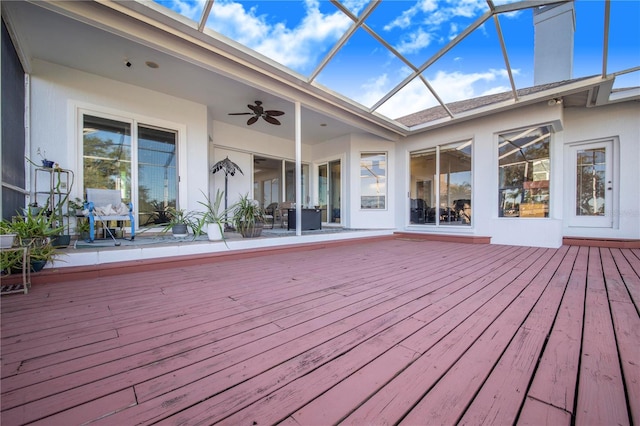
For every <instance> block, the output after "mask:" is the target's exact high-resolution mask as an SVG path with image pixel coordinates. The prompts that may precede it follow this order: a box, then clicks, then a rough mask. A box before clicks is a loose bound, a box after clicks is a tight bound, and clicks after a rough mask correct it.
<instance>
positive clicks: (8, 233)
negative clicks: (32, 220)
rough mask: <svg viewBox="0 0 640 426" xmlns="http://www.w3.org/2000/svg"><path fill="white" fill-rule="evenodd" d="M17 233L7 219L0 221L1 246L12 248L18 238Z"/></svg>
mask: <svg viewBox="0 0 640 426" xmlns="http://www.w3.org/2000/svg"><path fill="white" fill-rule="evenodd" d="M16 235H17V234H16V233H15V232H13V230H12V229H11V224H10V223H9V222H7V221H6V220H3V221H1V222H0V248H11V247H13V244H14V243H15V240H16Z"/></svg>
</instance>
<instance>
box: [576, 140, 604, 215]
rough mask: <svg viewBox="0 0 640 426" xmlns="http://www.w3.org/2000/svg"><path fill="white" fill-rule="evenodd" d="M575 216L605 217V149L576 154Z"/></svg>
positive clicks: (585, 150)
mask: <svg viewBox="0 0 640 426" xmlns="http://www.w3.org/2000/svg"><path fill="white" fill-rule="evenodd" d="M577 162H578V163H577V174H576V182H577V185H576V190H577V192H576V216H604V215H605V203H604V199H605V180H606V175H605V173H606V169H607V162H606V148H604V147H602V148H594V149H580V150H578V152H577Z"/></svg>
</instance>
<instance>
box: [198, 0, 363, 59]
mask: <svg viewBox="0 0 640 426" xmlns="http://www.w3.org/2000/svg"><path fill="white" fill-rule="evenodd" d="M359 5H361V0H358V1H354V2H352V4H351V7H352V8H357V7H359ZM352 10H353V9H352ZM351 24H352V21H351V20H350V19H349V18H347V17H346V16H345V15H344V14H343V13H342V12H340V11H338V10H336V11H335V12H334V13H331V14H326V15H325V14H323V13H322V12H320V8H319V3H318V2H317V1H315V0H307V1H305V16H304V17H303V19H302V21H301V22H300V23H299V24H298V25H297V26H296V27H294V28H289V27H287V25H286V23H284V22H277V23H269V22H267V19H266V17H265V16H262V15H259V9H258V8H257V7H253V8H250V9H245V8H244V6H243V5H242V4H240V3H235V2H232V1H222V0H221V1H216V2H215V3H214V6H213V8H212V9H211V14H210V15H209V19H208V21H207V25H208V26H209V27H210V28H212V29H214V30H216V31H218V32H220V33H222V34H224V35H226V36H227V37H230V38H232V39H234V40H236V41H238V42H239V43H242V44H244V45H245V46H247V47H249V48H251V49H254V50H256V51H258V52H260V53H262V54H263V55H265V56H267V57H269V58H271V59H273V60H275V61H277V62H279V63H281V64H283V65H285V66H288V67H291V68H295V69H305V68H308V67H310V66H312V65H314V64H315V62H316V61H317V58H318V56H319V55H321V54H322V53H324V52H325V51H326V50H327V49H328V48H329V46H331V45H332V44H333V43H334V42H335V41H337V40H338V39H339V38H340V36H342V34H343V33H344V32H345V31H346V30H347V29H348V28H349V26H350V25H351Z"/></svg>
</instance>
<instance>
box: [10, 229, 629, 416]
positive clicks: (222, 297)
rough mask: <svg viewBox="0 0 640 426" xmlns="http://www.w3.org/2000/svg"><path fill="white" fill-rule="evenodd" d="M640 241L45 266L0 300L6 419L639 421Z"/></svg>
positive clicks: (389, 245)
mask: <svg viewBox="0 0 640 426" xmlns="http://www.w3.org/2000/svg"><path fill="white" fill-rule="evenodd" d="M639 256H640V250H638V249H624V248H598V247H569V246H564V247H561V248H560V249H544V248H530V247H512V246H501V245H483V244H473V245H469V244H462V243H454V242H438V241H428V240H407V239H402V238H397V239H387V240H377V241H366V242H362V243H361V244H357V245H354V244H350V245H335V246H332V245H330V244H327V245H325V246H322V247H314V248H313V249H312V250H299V251H287V252H286V253H277V252H275V253H265V252H261V253H259V254H257V255H256V256H253V257H251V256H247V257H239V258H234V259H222V258H221V259H217V260H215V261H211V262H209V263H206V264H196V265H190V266H188V267H183V266H177V267H175V268H167V269H163V270H150V271H142V272H132V273H129V274H127V275H123V276H112V277H100V278H97V279H95V280H86V279H81V280H75V281H61V282H56V283H52V284H36V285H34V286H33V288H32V290H31V292H30V293H29V294H27V295H11V296H5V297H3V298H2V300H1V308H2V310H1V314H0V315H1V317H0V320H1V327H2V329H1V331H2V334H1V340H0V345H1V346H0V349H1V363H2V364H1V377H2V379H1V380H2V383H1V395H0V397H1V398H0V399H1V412H0V422H1V423H2V425H9V426H10V425H19V424H26V423H35V424H43V425H56V424H65V425H72V424H83V423H87V422H91V423H92V424H96V425H123V424H138V423H140V424H213V423H221V424H229V425H236V424H257V425H264V424H275V423H281V424H287V425H308V424H323V425H324V424H337V423H344V424H385V423H394V424H395V423H398V422H402V423H404V424H415V423H420V424H425V423H438V424H440V423H444V424H450V423H455V422H461V423H464V424H480V423H485V424H509V423H516V422H517V423H521V424H542V423H544V424H572V422H573V423H575V424H582V423H598V422H600V423H603V422H606V423H611V424H613V423H616V424H631V423H635V424H638V419H639V417H638V416H639V410H640V407H639V406H638V402H637V401H638V400H640V398H639V395H640V389H639V386H640V385H639V384H640V377H639V376H640V371H639V363H638V353H637V349H636V348H637V347H638V340H639V334H638V333H640V316H639V315H638V296H639V295H640V257H639ZM175 264H176V265H179V263H177V262H176V263H175ZM583 313H584V320H583ZM33 318H37V321H34V320H33ZM574 395H576V396H577V399H574Z"/></svg>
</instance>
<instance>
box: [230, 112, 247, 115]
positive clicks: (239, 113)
mask: <svg viewBox="0 0 640 426" xmlns="http://www.w3.org/2000/svg"><path fill="white" fill-rule="evenodd" d="M229 115H253V114H252V113H251V112H230V113H229Z"/></svg>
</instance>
